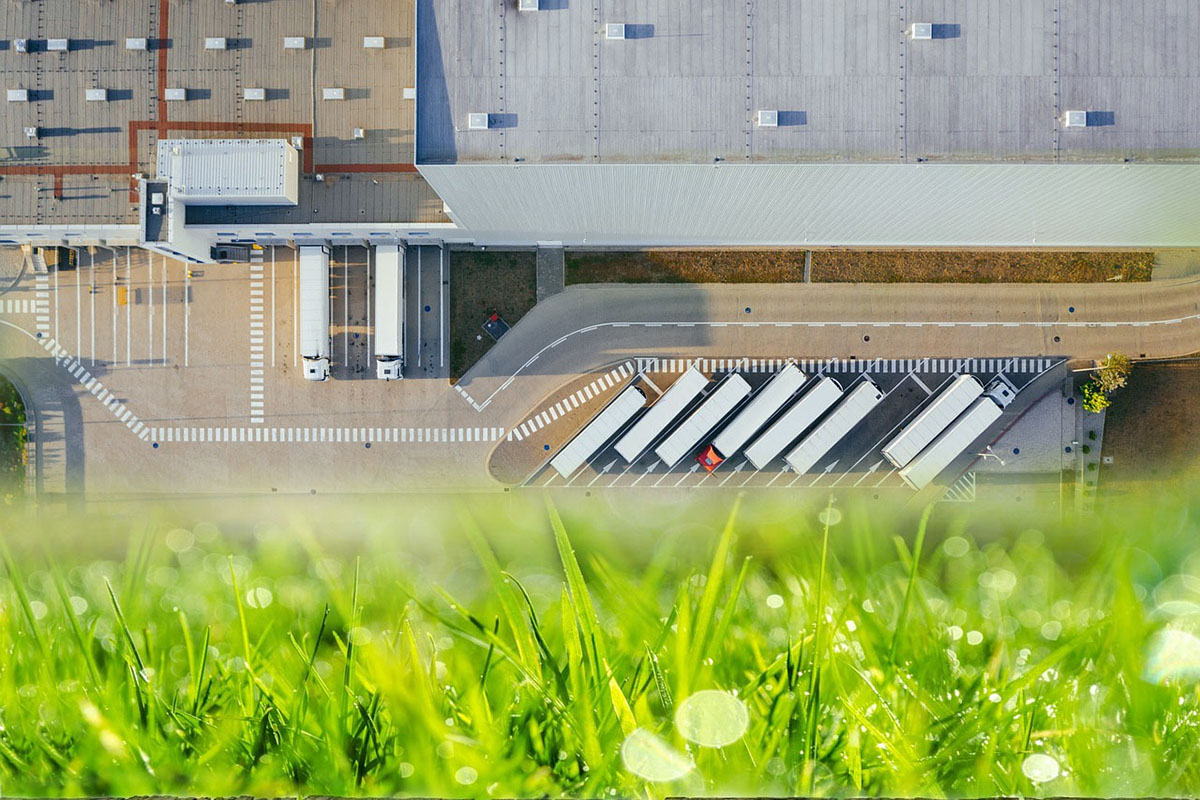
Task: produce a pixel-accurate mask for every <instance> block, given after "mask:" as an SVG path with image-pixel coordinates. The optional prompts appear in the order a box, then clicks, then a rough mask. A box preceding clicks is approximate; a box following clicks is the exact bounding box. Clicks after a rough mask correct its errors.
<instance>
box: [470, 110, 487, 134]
mask: <svg viewBox="0 0 1200 800" xmlns="http://www.w3.org/2000/svg"><path fill="white" fill-rule="evenodd" d="M490 123H491V120H489V119H488V115H487V114H485V113H483V112H481V111H473V112H471V113H470V114H467V130H469V131H486V130H487V129H488V128H490V127H491V124H490Z"/></svg>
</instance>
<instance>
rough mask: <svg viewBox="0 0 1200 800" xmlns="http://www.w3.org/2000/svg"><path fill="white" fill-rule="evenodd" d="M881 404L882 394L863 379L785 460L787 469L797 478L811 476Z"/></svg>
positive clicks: (867, 379) (881, 391)
mask: <svg viewBox="0 0 1200 800" xmlns="http://www.w3.org/2000/svg"><path fill="white" fill-rule="evenodd" d="M882 400H883V390H882V389H880V388H879V386H878V385H876V383H875V381H873V380H871V378H870V377H868V376H866V375H864V376H863V379H862V381H861V382H859V383H858V384H857V385H855V386H854V387H852V388H851V389H849V390H847V391H846V395H845V396H844V397H843V398H842V400H841V402H839V403H838V404H837V405H836V406H834V408H833V410H832V411H830V412H829V415H828V416H826V417H825V419H823V420H821V423H820V424H819V425H817V427H815V428H813V429H812V430H811V431H810V432H809V434H808V435H807V436H805V437H804V438H803V439H801V440H800V444H798V445H796V446H795V447H794V448H793V449H792V451H791V452H790V453H788V454H787V455H786V456H785V458H786V459H787V463H788V466H789V467H791V468H792V470H793V471H795V472H796V473H798V474H803V473H805V472H808V471H809V470H810V469H812V468H813V467H815V466H816V465H817V462H818V461H820V460H821V459H822V458H824V457H825V455H827V454H828V453H829V451H830V450H832V449H833V446H834V445H836V444H837V443H838V442H840V441H841V440H842V439H844V438H846V435H847V434H849V433H850V431H851V430H853V428H854V426H856V425H858V423H860V422H862V421H863V420H864V419H866V417H867V414H870V413H871V410H872V409H874V408H875V406H877V405H879V403H880V402H881V401H882Z"/></svg>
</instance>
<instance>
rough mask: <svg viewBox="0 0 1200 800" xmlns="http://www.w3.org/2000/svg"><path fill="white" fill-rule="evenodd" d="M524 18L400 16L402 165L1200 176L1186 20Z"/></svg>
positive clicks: (738, 10) (933, 2) (865, 4)
mask: <svg viewBox="0 0 1200 800" xmlns="http://www.w3.org/2000/svg"><path fill="white" fill-rule="evenodd" d="M543 5H544V6H549V7H551V10H542V11H537V12H519V11H517V10H516V3H515V2H503V3H498V4H494V5H493V7H492V11H491V12H490V13H482V12H481V11H480V9H479V7H478V4H477V3H475V2H473V1H472V0H419V2H418V47H417V58H418V88H419V91H418V121H417V160H418V162H420V163H448V162H460V163H467V162H489V161H490V162H495V161H511V160H514V159H523V160H525V161H528V162H605V163H620V162H625V163H644V162H711V161H712V159H713V158H715V157H720V158H723V159H726V160H730V161H732V160H749V161H768V162H800V161H808V162H812V161H853V162H859V161H880V162H903V161H915V160H916V159H918V158H924V159H929V160H934V161H937V160H945V161H954V162H994V161H1005V160H1021V161H1072V160H1081V161H1112V160H1120V159H1122V158H1123V157H1125V156H1130V155H1136V156H1137V157H1139V158H1140V159H1148V158H1154V159H1163V160H1189V161H1198V160H1200V103H1196V102H1195V101H1194V95H1195V92H1196V85H1197V80H1198V79H1200V4H1197V3H1196V2H1195V1H1194V0H1155V2H1153V3H1128V2H1125V3H1122V2H1115V1H1110V2H1099V3H1097V2H1095V1H1094V0H906V2H904V3H890V2H883V1H882V0H804V1H803V2H796V0H753V2H744V3H729V2H725V3H719V2H718V3H714V2H712V0H667V1H666V2H664V1H663V0H654V1H653V2H652V1H651V0H605V2H603V3H589V2H577V0H569V1H568V0H544V1H543ZM610 22H622V23H625V24H626V26H627V28H626V30H627V34H626V35H627V37H629V38H626V39H625V40H622V41H610V40H607V39H606V38H605V37H604V33H603V31H604V26H605V24H606V23H610ZM913 22H931V23H934V38H933V39H931V40H928V41H914V40H911V39H910V38H909V37H908V35H907V31H908V29H909V27H910V25H911V24H912V23H913ZM760 109H766V110H777V111H779V112H780V125H779V127H776V128H759V127H758V126H757V125H756V124H755V119H756V112H757V111H758V110H760ZM1067 110H1084V111H1089V112H1092V113H1091V115H1090V116H1089V120H1090V122H1091V123H1093V124H1090V125H1089V127H1087V128H1085V129H1074V130H1070V131H1067V130H1064V129H1063V127H1062V123H1061V122H1060V121H1059V117H1060V116H1061V115H1062V114H1063V112H1064V111H1067ZM471 112H485V113H489V114H490V115H491V121H492V127H491V129H489V130H484V131H479V130H468V129H467V115H468V114H469V113H471Z"/></svg>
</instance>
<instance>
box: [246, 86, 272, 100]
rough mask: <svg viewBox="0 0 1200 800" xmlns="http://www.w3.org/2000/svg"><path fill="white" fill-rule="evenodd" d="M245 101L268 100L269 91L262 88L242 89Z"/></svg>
mask: <svg viewBox="0 0 1200 800" xmlns="http://www.w3.org/2000/svg"><path fill="white" fill-rule="evenodd" d="M242 99H243V100H266V99H267V90H266V89H264V88H262V87H261V86H247V87H246V88H244V89H242Z"/></svg>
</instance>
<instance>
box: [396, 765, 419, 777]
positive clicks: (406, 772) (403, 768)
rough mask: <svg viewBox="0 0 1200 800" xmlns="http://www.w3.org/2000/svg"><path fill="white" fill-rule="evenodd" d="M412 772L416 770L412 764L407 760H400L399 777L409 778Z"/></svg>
mask: <svg viewBox="0 0 1200 800" xmlns="http://www.w3.org/2000/svg"><path fill="white" fill-rule="evenodd" d="M414 772H416V769H415V768H414V767H413V765H412V764H410V763H408V762H407V761H401V762H400V777H401V778H411V777H412V776H413V773H414Z"/></svg>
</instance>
